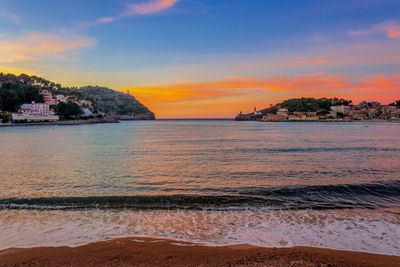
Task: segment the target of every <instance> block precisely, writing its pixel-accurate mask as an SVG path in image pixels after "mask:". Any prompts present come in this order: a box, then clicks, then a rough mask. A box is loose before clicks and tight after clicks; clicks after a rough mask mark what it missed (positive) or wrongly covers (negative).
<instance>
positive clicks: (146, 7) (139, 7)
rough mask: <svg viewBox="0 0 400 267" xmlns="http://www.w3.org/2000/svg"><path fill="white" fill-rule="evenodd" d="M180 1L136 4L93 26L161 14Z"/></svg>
mask: <svg viewBox="0 0 400 267" xmlns="http://www.w3.org/2000/svg"><path fill="white" fill-rule="evenodd" d="M177 2H178V0H152V1H147V2H141V3H135V4H129V5H127V8H126V10H125V11H123V12H122V13H121V14H119V15H116V16H109V17H102V18H99V19H97V20H96V21H94V23H92V25H93V24H94V25H96V24H108V23H112V22H114V21H116V20H118V19H122V18H126V17H133V16H146V15H153V14H157V13H160V12H162V11H164V10H167V9H169V8H171V7H173V6H174V5H175V4H176V3H177Z"/></svg>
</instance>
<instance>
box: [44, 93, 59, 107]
mask: <svg viewBox="0 0 400 267" xmlns="http://www.w3.org/2000/svg"><path fill="white" fill-rule="evenodd" d="M40 94H41V95H42V96H43V99H44V103H45V104H49V105H56V104H57V103H56V100H55V99H54V98H53V94H52V93H51V92H50V91H48V90H41V91H40Z"/></svg>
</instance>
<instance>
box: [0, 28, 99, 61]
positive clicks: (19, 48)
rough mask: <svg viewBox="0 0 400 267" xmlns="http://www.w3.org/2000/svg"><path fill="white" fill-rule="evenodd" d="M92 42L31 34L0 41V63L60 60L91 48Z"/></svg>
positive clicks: (76, 38)
mask: <svg viewBox="0 0 400 267" xmlns="http://www.w3.org/2000/svg"><path fill="white" fill-rule="evenodd" d="M94 43H95V41H94V40H92V39H89V38H86V37H81V36H62V35H55V34H47V33H41V32H31V33H27V34H24V35H21V36H9V35H8V36H7V38H2V40H0V62H9V63H10V62H18V61H33V60H41V59H44V58H49V57H51V58H61V57H62V56H65V53H68V52H71V51H75V50H77V49H81V48H85V47H89V46H92V45H93V44H94Z"/></svg>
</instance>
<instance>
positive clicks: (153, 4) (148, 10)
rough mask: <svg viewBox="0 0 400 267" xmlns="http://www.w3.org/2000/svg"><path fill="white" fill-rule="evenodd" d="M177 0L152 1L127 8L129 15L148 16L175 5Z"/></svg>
mask: <svg viewBox="0 0 400 267" xmlns="http://www.w3.org/2000/svg"><path fill="white" fill-rule="evenodd" d="M177 2H178V0H154V1H150V2H147V3H140V4H133V5H130V6H129V13H131V14H138V15H149V14H154V13H158V12H160V11H163V10H165V9H168V8H170V7H172V6H173V5H175V4H176V3H177Z"/></svg>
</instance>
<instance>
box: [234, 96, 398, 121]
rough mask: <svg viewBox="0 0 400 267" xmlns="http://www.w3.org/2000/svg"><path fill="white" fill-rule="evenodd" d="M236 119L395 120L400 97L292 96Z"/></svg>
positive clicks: (240, 115) (238, 116)
mask: <svg viewBox="0 0 400 267" xmlns="http://www.w3.org/2000/svg"><path fill="white" fill-rule="evenodd" d="M236 120H237V121H251V120H252V121H262V122H280V121H366V120H381V121H398V122H400V100H398V101H395V102H393V103H391V104H389V105H382V104H381V103H379V102H375V101H373V102H368V101H363V102H361V103H358V104H353V103H352V101H351V100H345V99H338V98H320V99H316V98H294V99H288V100H285V101H283V102H282V103H280V104H276V105H271V106H270V107H268V108H265V109H262V110H257V108H254V112H252V113H248V114H243V113H242V112H240V113H239V114H238V115H237V116H236Z"/></svg>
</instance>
